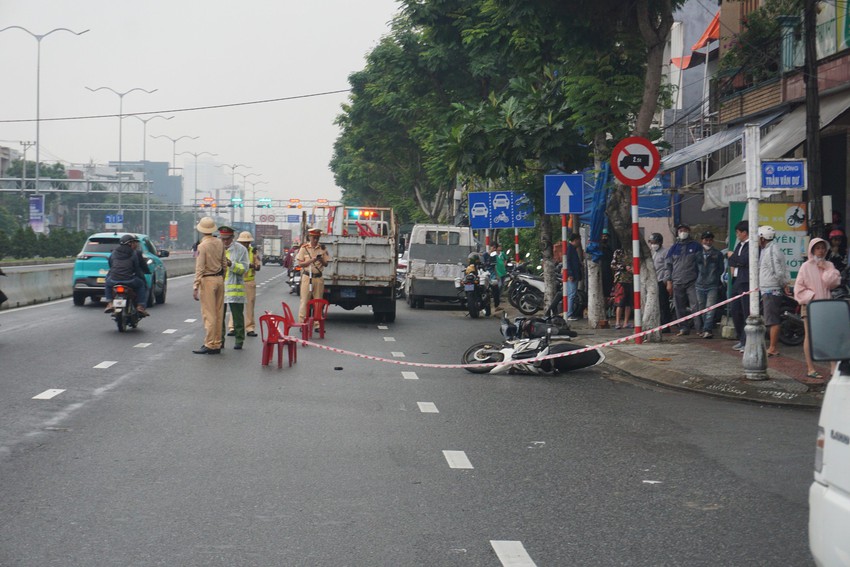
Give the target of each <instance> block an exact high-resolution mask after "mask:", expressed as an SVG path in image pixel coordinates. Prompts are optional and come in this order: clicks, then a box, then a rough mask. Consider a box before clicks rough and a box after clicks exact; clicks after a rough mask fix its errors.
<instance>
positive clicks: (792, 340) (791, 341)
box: [779, 294, 806, 346]
mask: <svg viewBox="0 0 850 567" xmlns="http://www.w3.org/2000/svg"><path fill="white" fill-rule="evenodd" d="M779 309H780V311H779V312H780V315H779V320H780V322H779V342H781V343H782V344H784V345H788V346H797V345H801V344H803V339H805V338H806V323H805V321H803V317H801V316H800V306H799V305H798V304H797V302H796V301H795V300H794V298H793V297H791V296H790V295H784V294H783V295H782V304H781V306H780V308H779Z"/></svg>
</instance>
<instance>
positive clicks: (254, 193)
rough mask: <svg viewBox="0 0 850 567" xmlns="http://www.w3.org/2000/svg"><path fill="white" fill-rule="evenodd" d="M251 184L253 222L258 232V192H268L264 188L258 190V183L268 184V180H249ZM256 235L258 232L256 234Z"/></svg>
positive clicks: (255, 230)
mask: <svg viewBox="0 0 850 567" xmlns="http://www.w3.org/2000/svg"><path fill="white" fill-rule="evenodd" d="M248 183H250V184H251V224H252V225H254V232H255V233H256V232H257V220H256V216H257V193H258V192H259V193H268V191H266V190H264V189H260V190H259V191H257V185H263V184H268V181H249V182H248ZM254 236H256V234H254Z"/></svg>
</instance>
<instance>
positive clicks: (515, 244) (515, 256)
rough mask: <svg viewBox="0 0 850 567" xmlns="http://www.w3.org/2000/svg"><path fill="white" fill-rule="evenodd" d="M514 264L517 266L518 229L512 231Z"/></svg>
mask: <svg viewBox="0 0 850 567" xmlns="http://www.w3.org/2000/svg"><path fill="white" fill-rule="evenodd" d="M514 262H515V263H517V264H519V229H518V228H515V229H514Z"/></svg>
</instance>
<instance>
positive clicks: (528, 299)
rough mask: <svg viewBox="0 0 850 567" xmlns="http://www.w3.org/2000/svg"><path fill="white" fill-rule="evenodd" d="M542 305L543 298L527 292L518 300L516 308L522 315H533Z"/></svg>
mask: <svg viewBox="0 0 850 567" xmlns="http://www.w3.org/2000/svg"><path fill="white" fill-rule="evenodd" d="M542 305H543V298H542V297H540V296H539V295H537V294H536V293H530V292H529V293H525V294H523V295H522V297H520V298H519V301H518V302H517V305H516V308H517V309H519V311H520V313H522V314H523V315H534V314H535V313H537V312H538V311H540V307H541V306H542Z"/></svg>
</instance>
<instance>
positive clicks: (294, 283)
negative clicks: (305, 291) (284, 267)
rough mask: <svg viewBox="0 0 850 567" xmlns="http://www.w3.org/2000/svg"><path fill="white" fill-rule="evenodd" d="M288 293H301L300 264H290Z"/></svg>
mask: <svg viewBox="0 0 850 567" xmlns="http://www.w3.org/2000/svg"><path fill="white" fill-rule="evenodd" d="M288 283H289V294H290V295H298V294H299V293H301V266H292V267H291V268H289V281H288Z"/></svg>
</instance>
